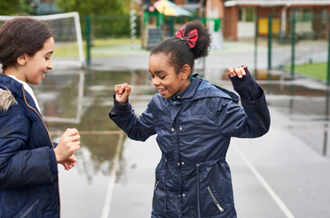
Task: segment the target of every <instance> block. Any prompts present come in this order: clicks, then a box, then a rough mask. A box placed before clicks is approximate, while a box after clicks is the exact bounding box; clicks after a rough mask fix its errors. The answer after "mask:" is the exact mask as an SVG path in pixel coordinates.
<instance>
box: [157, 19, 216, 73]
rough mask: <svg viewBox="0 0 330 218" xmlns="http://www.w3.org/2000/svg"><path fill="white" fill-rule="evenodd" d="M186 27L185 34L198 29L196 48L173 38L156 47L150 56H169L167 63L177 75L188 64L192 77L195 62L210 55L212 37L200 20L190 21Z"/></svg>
mask: <svg viewBox="0 0 330 218" xmlns="http://www.w3.org/2000/svg"><path fill="white" fill-rule="evenodd" d="M185 26H186V30H185V33H187V32H189V31H191V30H193V29H197V32H198V40H197V42H196V46H195V47H194V48H192V49H190V47H189V45H188V43H187V41H185V40H181V39H178V38H175V37H171V38H169V39H166V40H164V41H161V42H160V43H158V44H157V45H155V46H154V47H153V48H152V49H151V52H150V56H151V55H154V54H159V53H163V54H165V55H167V61H168V63H169V64H170V65H172V66H173V68H174V70H175V72H176V73H179V72H180V70H181V68H182V67H183V66H184V65H185V64H188V65H189V66H190V68H191V73H190V76H191V75H192V72H193V69H194V62H195V60H196V59H198V58H201V57H206V56H207V55H208V52H209V48H210V45H211V35H210V33H209V31H208V29H207V28H206V27H205V26H204V25H203V24H202V23H201V22H200V21H198V20H195V21H190V22H188V23H186V24H185ZM190 76H189V78H190Z"/></svg>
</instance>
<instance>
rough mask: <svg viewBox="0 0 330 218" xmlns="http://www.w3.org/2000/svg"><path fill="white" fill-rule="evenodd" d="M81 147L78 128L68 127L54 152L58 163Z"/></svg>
mask: <svg viewBox="0 0 330 218" xmlns="http://www.w3.org/2000/svg"><path fill="white" fill-rule="evenodd" d="M79 148H80V135H79V132H78V130H76V129H66V131H65V132H64V134H63V135H62V136H61V138H60V141H59V142H58V144H57V146H56V148H54V153H55V157H56V161H57V163H60V162H62V161H65V160H66V159H68V158H69V157H71V156H72V155H73V154H74V153H75V152H76V151H77V150H78V149H79Z"/></svg>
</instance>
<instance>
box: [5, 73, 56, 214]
mask: <svg viewBox="0 0 330 218" xmlns="http://www.w3.org/2000/svg"><path fill="white" fill-rule="evenodd" d="M0 88H1V89H2V90H3V91H0V92H7V93H9V94H10V93H11V95H12V97H13V98H14V99H15V100H16V102H15V103H17V104H14V105H12V106H10V107H9V109H8V110H7V111H3V110H0V218H12V217H15V218H18V217H24V218H32V217H33V218H56V217H59V216H60V202H59V191H58V175H57V162H56V158H55V154H54V151H53V146H56V144H53V143H52V141H51V139H50V136H49V133H48V130H47V128H46V126H45V124H44V122H43V119H42V117H41V115H40V113H39V112H38V110H37V109H36V106H35V103H34V101H33V99H32V97H31V96H30V94H29V93H28V92H26V91H25V90H24V88H23V85H22V84H21V83H19V82H17V81H16V80H14V79H12V78H10V77H8V76H3V75H0ZM7 89H8V90H9V91H10V92H9V91H8V90H7ZM0 102H1V101H0ZM2 106H3V105H0V108H1V107H2Z"/></svg>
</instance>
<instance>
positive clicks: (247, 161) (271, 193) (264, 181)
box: [232, 143, 294, 218]
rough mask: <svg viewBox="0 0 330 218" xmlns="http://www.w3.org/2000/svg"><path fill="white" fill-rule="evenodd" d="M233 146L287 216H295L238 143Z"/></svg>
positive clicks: (292, 217) (288, 217) (289, 217)
mask: <svg viewBox="0 0 330 218" xmlns="http://www.w3.org/2000/svg"><path fill="white" fill-rule="evenodd" d="M232 145H233V147H234V148H235V150H236V151H237V153H238V154H239V155H240V156H241V158H242V159H243V160H244V162H245V163H246V165H247V166H248V167H249V169H250V170H251V171H252V173H253V174H254V176H255V177H257V179H258V180H259V182H260V183H261V184H262V186H263V187H264V188H265V189H266V191H267V192H268V193H269V194H270V196H271V197H272V198H273V200H274V201H275V203H276V204H277V205H278V206H279V207H280V209H281V210H282V211H283V213H284V214H285V215H286V217H287V218H294V216H293V214H292V213H291V212H290V210H289V209H288V208H287V207H286V206H285V204H284V203H283V202H282V201H281V199H280V198H279V197H278V196H277V195H276V193H275V192H274V190H273V189H272V188H271V187H270V185H268V183H267V182H266V180H265V179H264V178H263V177H262V176H261V175H260V173H259V172H258V171H257V169H256V168H255V167H254V166H253V165H252V163H251V162H250V161H249V160H248V159H247V157H246V156H245V155H244V154H243V152H242V151H241V150H240V149H239V148H238V147H237V145H235V144H233V143H232Z"/></svg>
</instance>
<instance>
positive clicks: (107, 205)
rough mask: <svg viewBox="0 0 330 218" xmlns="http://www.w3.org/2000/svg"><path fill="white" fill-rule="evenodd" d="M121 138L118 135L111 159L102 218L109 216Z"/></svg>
mask: <svg viewBox="0 0 330 218" xmlns="http://www.w3.org/2000/svg"><path fill="white" fill-rule="evenodd" d="M123 138H124V133H122V134H120V135H119V140H118V144H117V148H116V153H115V157H114V158H113V165H112V167H111V174H110V182H109V185H108V190H107V193H106V197H105V202H104V206H103V212H102V216H101V217H102V218H108V216H109V212H110V204H111V197H112V190H113V187H114V185H115V181H116V172H117V166H118V162H119V156H120V149H121V145H122V142H123Z"/></svg>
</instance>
